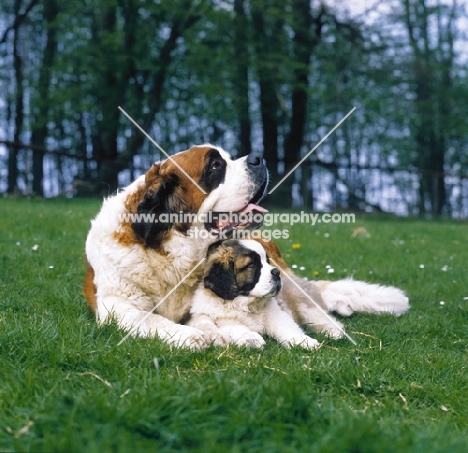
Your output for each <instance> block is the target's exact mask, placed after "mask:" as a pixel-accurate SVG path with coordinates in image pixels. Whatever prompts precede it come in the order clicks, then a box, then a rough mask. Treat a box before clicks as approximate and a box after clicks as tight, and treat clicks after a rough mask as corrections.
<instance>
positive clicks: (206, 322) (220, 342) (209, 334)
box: [187, 313, 233, 346]
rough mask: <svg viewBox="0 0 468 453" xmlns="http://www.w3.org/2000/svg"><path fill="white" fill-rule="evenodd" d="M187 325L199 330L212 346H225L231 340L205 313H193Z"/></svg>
mask: <svg viewBox="0 0 468 453" xmlns="http://www.w3.org/2000/svg"><path fill="white" fill-rule="evenodd" d="M187 325H188V326H191V327H194V328H195V329H198V330H201V331H202V332H203V335H204V337H205V339H206V341H207V342H208V344H212V345H213V346H227V345H228V344H230V343H232V342H233V340H232V338H231V337H230V336H229V334H228V333H225V332H222V331H221V330H220V329H219V328H218V326H217V325H216V324H215V322H214V321H213V319H211V318H210V317H209V316H208V315H206V314H202V313H197V314H193V315H192V316H191V318H190V320H189V321H188V322H187Z"/></svg>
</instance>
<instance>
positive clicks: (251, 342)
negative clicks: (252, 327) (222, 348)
mask: <svg viewBox="0 0 468 453" xmlns="http://www.w3.org/2000/svg"><path fill="white" fill-rule="evenodd" d="M234 343H235V344H236V345H237V346H247V347H248V348H263V346H265V344H266V343H265V340H264V339H263V338H262V336H261V335H260V334H258V333H257V332H247V333H244V334H243V335H242V336H241V337H239V338H236V340H235V342H234Z"/></svg>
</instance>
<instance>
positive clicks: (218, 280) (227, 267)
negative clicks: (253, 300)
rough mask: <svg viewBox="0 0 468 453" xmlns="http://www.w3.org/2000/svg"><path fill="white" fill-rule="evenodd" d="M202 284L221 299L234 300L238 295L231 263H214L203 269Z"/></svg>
mask: <svg viewBox="0 0 468 453" xmlns="http://www.w3.org/2000/svg"><path fill="white" fill-rule="evenodd" d="M203 284H204V286H205V288H207V289H209V290H211V291H213V292H214V293H215V294H216V295H217V296H218V297H221V299H225V300H233V299H235V298H236V297H237V295H238V294H237V281H236V275H235V272H234V265H233V263H232V261H225V262H219V261H214V262H213V263H212V264H211V266H209V267H208V268H207V269H205V276H204V278H203Z"/></svg>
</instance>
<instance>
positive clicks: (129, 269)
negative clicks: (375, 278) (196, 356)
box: [84, 145, 409, 348]
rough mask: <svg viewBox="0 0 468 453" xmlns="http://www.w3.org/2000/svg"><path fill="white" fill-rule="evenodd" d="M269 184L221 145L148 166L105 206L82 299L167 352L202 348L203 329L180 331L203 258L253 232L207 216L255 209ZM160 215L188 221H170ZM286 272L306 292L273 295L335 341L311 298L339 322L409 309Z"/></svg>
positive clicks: (396, 295) (91, 240)
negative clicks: (227, 237) (238, 233)
mask: <svg viewBox="0 0 468 453" xmlns="http://www.w3.org/2000/svg"><path fill="white" fill-rule="evenodd" d="M194 182H196V184H197V185H196V184H194ZM267 184H268V173H267V170H266V167H265V165H264V163H263V160H262V159H261V158H260V157H259V156H257V155H249V156H246V157H242V158H240V159H237V160H232V158H231V156H230V155H229V154H228V153H227V152H226V151H224V150H223V149H221V148H219V147H216V146H212V145H201V146H193V147H192V148H190V149H189V150H187V151H183V152H180V153H178V154H175V155H174V156H172V158H171V159H168V160H165V161H162V162H157V163H155V164H154V165H153V166H152V167H151V168H150V169H149V170H148V172H147V173H146V174H145V175H142V176H141V177H139V178H138V179H137V180H136V181H134V182H133V183H132V184H130V185H129V186H128V187H126V188H125V189H123V190H121V191H119V192H118V193H117V194H115V195H114V196H112V197H110V198H107V199H106V200H104V202H103V205H102V208H101V210H100V212H99V213H98V215H97V216H96V218H95V219H94V220H93V221H92V223H91V229H90V231H89V234H88V238H87V241H86V255H87V260H88V271H87V275H86V280H85V289H84V290H85V291H84V292H85V296H86V299H87V301H88V305H89V307H90V309H91V310H92V311H93V313H95V315H96V319H97V322H98V323H99V324H103V323H106V322H108V321H110V320H111V319H114V320H115V321H116V322H117V324H118V325H119V326H120V327H121V328H123V329H125V330H128V331H130V332H131V333H132V334H133V335H139V336H143V337H152V336H158V337H159V338H161V339H162V340H164V341H166V342H168V343H170V344H172V345H175V346H181V347H183V346H185V347H194V348H196V347H203V346H205V345H207V344H209V343H210V342H211V341H212V339H211V338H207V337H206V335H205V334H204V333H203V332H202V331H200V330H199V329H196V328H194V327H191V326H188V325H184V323H185V322H186V321H187V319H188V316H189V312H190V306H191V303H192V299H193V295H194V292H195V290H196V289H197V287H198V283H199V282H200V280H201V279H202V276H203V265H200V263H201V260H203V259H204V258H205V255H206V252H207V250H208V247H209V246H210V244H212V243H214V242H216V240H217V237H216V236H217V234H221V233H226V234H229V233H232V232H233V231H235V230H238V229H254V228H257V227H258V226H259V225H258V224H253V223H249V222H242V223H239V222H234V221H233V222H225V221H223V222H220V221H218V220H216V219H217V216H216V214H215V215H214V216H211V215H210V214H211V213H226V212H232V213H238V214H245V213H248V212H256V211H260V212H261V211H263V209H262V208H261V207H260V206H258V205H257V204H256V203H258V202H259V201H260V200H261V199H262V197H263V196H264V194H265V192H266V186H267ZM168 214H174V215H177V214H196V216H194V218H190V220H187V219H186V218H185V217H182V216H181V217H180V218H179V219H175V220H174V219H173V220H171V219H170V218H168V217H167V215H168ZM244 217H245V216H244ZM168 219H169V220H168ZM207 219H208V220H207ZM193 232H198V233H207V232H210V233H211V234H192V233H193ZM263 245H264V247H265V248H266V250H267V252H268V254H269V256H270V257H271V258H272V260H275V262H276V263H278V265H279V266H280V267H281V268H282V269H287V266H286V263H285V262H284V261H283V260H282V258H281V255H280V253H279V250H278V249H277V247H276V246H275V244H274V243H272V242H267V243H264V244H263ZM287 272H288V274H289V273H290V272H291V271H289V270H287ZM290 275H291V278H293V279H296V280H297V281H298V282H299V283H300V285H301V287H302V288H306V290H307V292H308V297H305V296H304V295H303V294H302V293H301V292H300V291H298V288H297V287H296V286H295V285H293V284H292V282H291V281H290V280H289V279H284V288H283V289H282V291H281V294H284V301H285V303H286V304H287V305H288V307H289V310H290V312H291V314H292V316H293V317H294V320H295V321H296V322H297V323H298V324H300V325H309V326H311V327H312V328H313V329H315V330H316V331H319V332H323V333H326V334H328V335H329V336H331V337H334V338H339V337H341V336H342V335H343V331H342V329H341V328H340V325H339V324H338V325H337V324H335V323H331V322H330V319H329V317H328V316H326V315H324V313H323V312H322V311H321V310H319V309H318V308H317V307H316V305H315V304H314V303H312V302H311V300H314V301H318V303H319V304H323V306H324V307H325V308H326V310H327V311H328V312H329V311H336V312H337V313H339V314H341V315H344V316H349V315H350V314H351V313H353V312H354V311H364V312H372V313H382V312H387V313H394V314H395V315H399V314H402V313H404V312H405V311H406V310H407V309H408V308H409V304H408V299H407V298H406V296H405V295H404V294H403V292H402V291H400V290H398V289H396V288H392V287H380V286H378V285H370V284H367V283H363V282H355V281H352V280H342V281H337V282H318V283H317V284H315V283H312V282H309V283H307V284H305V283H304V282H303V281H302V279H299V278H298V277H296V276H294V274H292V273H290Z"/></svg>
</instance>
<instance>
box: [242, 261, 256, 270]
mask: <svg viewBox="0 0 468 453" xmlns="http://www.w3.org/2000/svg"><path fill="white" fill-rule="evenodd" d="M253 267H255V263H254V262H253V261H251V262H250V263H249V264H247V266H245V268H244V269H252V268H253Z"/></svg>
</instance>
